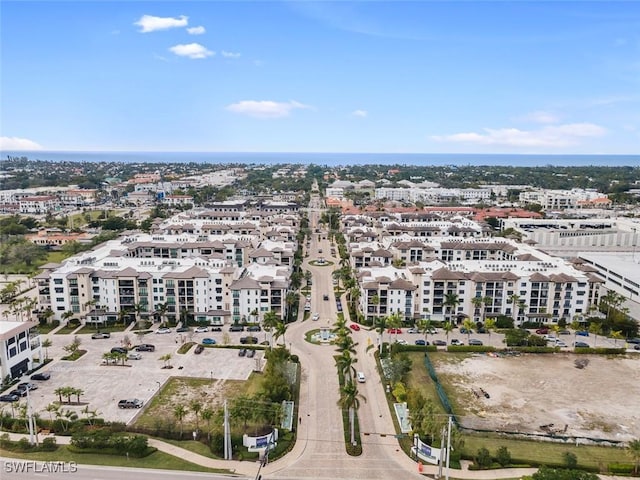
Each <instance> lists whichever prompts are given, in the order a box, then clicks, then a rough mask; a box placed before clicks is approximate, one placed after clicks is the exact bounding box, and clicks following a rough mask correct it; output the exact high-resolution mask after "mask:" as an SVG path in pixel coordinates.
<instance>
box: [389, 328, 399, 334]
mask: <svg viewBox="0 0 640 480" xmlns="http://www.w3.org/2000/svg"><path fill="white" fill-rule="evenodd" d="M387 333H402V329H401V328H390V329H389V330H387Z"/></svg>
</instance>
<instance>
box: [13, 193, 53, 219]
mask: <svg viewBox="0 0 640 480" xmlns="http://www.w3.org/2000/svg"><path fill="white" fill-rule="evenodd" d="M18 204H19V206H20V213H23V214H35V215H45V214H47V213H50V212H55V211H56V210H57V209H59V208H60V206H61V204H60V200H58V197H56V196H54V195H36V196H30V197H23V198H21V199H20V200H19V201H18Z"/></svg>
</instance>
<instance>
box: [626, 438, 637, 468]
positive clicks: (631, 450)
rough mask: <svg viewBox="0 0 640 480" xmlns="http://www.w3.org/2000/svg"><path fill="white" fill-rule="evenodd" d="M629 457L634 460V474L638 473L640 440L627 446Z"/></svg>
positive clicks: (632, 441) (633, 441)
mask: <svg viewBox="0 0 640 480" xmlns="http://www.w3.org/2000/svg"><path fill="white" fill-rule="evenodd" d="M627 455H629V456H630V457H631V459H632V460H633V473H634V475H635V474H637V473H638V466H640V440H631V441H630V442H629V444H628V445H627Z"/></svg>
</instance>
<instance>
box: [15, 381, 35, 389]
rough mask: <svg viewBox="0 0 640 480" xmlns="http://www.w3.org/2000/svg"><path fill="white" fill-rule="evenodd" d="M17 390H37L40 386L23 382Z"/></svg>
mask: <svg viewBox="0 0 640 480" xmlns="http://www.w3.org/2000/svg"><path fill="white" fill-rule="evenodd" d="M16 388H17V389H18V390H37V389H38V386H37V385H36V384H35V383H29V382H22V383H19V384H18V386H17V387H16Z"/></svg>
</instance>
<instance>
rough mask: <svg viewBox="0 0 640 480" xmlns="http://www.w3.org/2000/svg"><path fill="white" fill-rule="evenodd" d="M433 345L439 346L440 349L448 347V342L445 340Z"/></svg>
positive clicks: (435, 341) (436, 341)
mask: <svg viewBox="0 0 640 480" xmlns="http://www.w3.org/2000/svg"><path fill="white" fill-rule="evenodd" d="M433 344H434V345H437V346H438V347H446V346H447V342H445V341H444V340H434V341H433Z"/></svg>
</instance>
